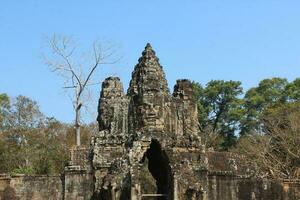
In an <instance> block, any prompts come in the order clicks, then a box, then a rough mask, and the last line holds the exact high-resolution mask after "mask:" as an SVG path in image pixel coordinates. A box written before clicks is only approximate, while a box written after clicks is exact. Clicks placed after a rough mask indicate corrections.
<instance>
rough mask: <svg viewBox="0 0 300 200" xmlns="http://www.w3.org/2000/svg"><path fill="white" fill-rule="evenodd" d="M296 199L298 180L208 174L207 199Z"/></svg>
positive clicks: (299, 195) (299, 194)
mask: <svg viewBox="0 0 300 200" xmlns="http://www.w3.org/2000/svg"><path fill="white" fill-rule="evenodd" d="M219 199H226V200H298V199H300V182H299V180H295V181H292V180H280V181H279V180H278V181H274V180H258V179H255V178H245V177H238V176H231V175H222V174H210V175H209V176H208V190H207V200H219Z"/></svg>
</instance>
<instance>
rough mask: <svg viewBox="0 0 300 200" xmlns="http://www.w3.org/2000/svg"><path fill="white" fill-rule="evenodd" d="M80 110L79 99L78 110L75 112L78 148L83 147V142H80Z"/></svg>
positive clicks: (78, 102) (77, 102)
mask: <svg viewBox="0 0 300 200" xmlns="http://www.w3.org/2000/svg"><path fill="white" fill-rule="evenodd" d="M80 108H81V103H80V101H79V98H77V101H76V110H75V132H76V145H77V146H80V145H81V141H80Z"/></svg>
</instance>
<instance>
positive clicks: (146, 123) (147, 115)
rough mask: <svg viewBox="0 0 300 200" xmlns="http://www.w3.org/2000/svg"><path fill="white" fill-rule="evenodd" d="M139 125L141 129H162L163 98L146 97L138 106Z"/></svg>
mask: <svg viewBox="0 0 300 200" xmlns="http://www.w3.org/2000/svg"><path fill="white" fill-rule="evenodd" d="M138 112H139V116H140V117H141V118H140V122H141V125H142V126H143V127H148V128H153V129H162V128H163V125H164V119H163V98H161V97H155V96H151V97H149V96H146V97H144V98H143V101H142V104H141V105H139V106H138Z"/></svg>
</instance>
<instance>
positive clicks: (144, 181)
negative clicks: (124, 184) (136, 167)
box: [140, 140, 173, 200]
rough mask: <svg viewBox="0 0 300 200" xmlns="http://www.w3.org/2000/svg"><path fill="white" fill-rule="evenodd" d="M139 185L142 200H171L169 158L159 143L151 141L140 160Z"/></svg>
mask: <svg viewBox="0 0 300 200" xmlns="http://www.w3.org/2000/svg"><path fill="white" fill-rule="evenodd" d="M141 164H142V168H141V172H140V176H141V177H140V183H141V192H142V200H146V199H157V200H171V199H172V198H173V195H172V193H173V189H172V188H173V187H172V186H173V178H172V172H171V167H170V163H169V158H168V156H167V154H166V152H165V151H164V150H162V148H161V145H160V143H159V142H158V141H157V140H152V141H151V144H150V148H149V149H148V150H147V151H146V153H145V154H144V157H143V159H142V160H141Z"/></svg>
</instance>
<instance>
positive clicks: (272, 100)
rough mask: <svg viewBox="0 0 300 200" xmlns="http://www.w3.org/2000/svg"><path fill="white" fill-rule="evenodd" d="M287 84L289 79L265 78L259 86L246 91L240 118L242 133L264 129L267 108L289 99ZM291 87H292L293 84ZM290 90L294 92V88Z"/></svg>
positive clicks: (260, 131)
mask: <svg viewBox="0 0 300 200" xmlns="http://www.w3.org/2000/svg"><path fill="white" fill-rule="evenodd" d="M287 86H288V81H287V80H286V79H282V78H271V79H264V80H262V81H261V82H260V83H259V85H258V86H257V87H253V88H251V89H249V90H248V91H247V92H246V94H245V97H244V105H243V107H244V115H243V118H241V120H240V122H241V128H240V129H241V132H240V134H241V135H244V134H249V133H253V132H259V133H262V132H263V131H264V130H263V123H262V119H261V117H262V116H263V114H264V112H265V110H266V109H268V108H272V107H276V106H278V105H281V104H283V103H285V102H286V101H287V98H288V97H287V93H286V88H287ZM289 87H290V88H291V87H292V85H291V86H289ZM290 92H292V88H291V89H290Z"/></svg>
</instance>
